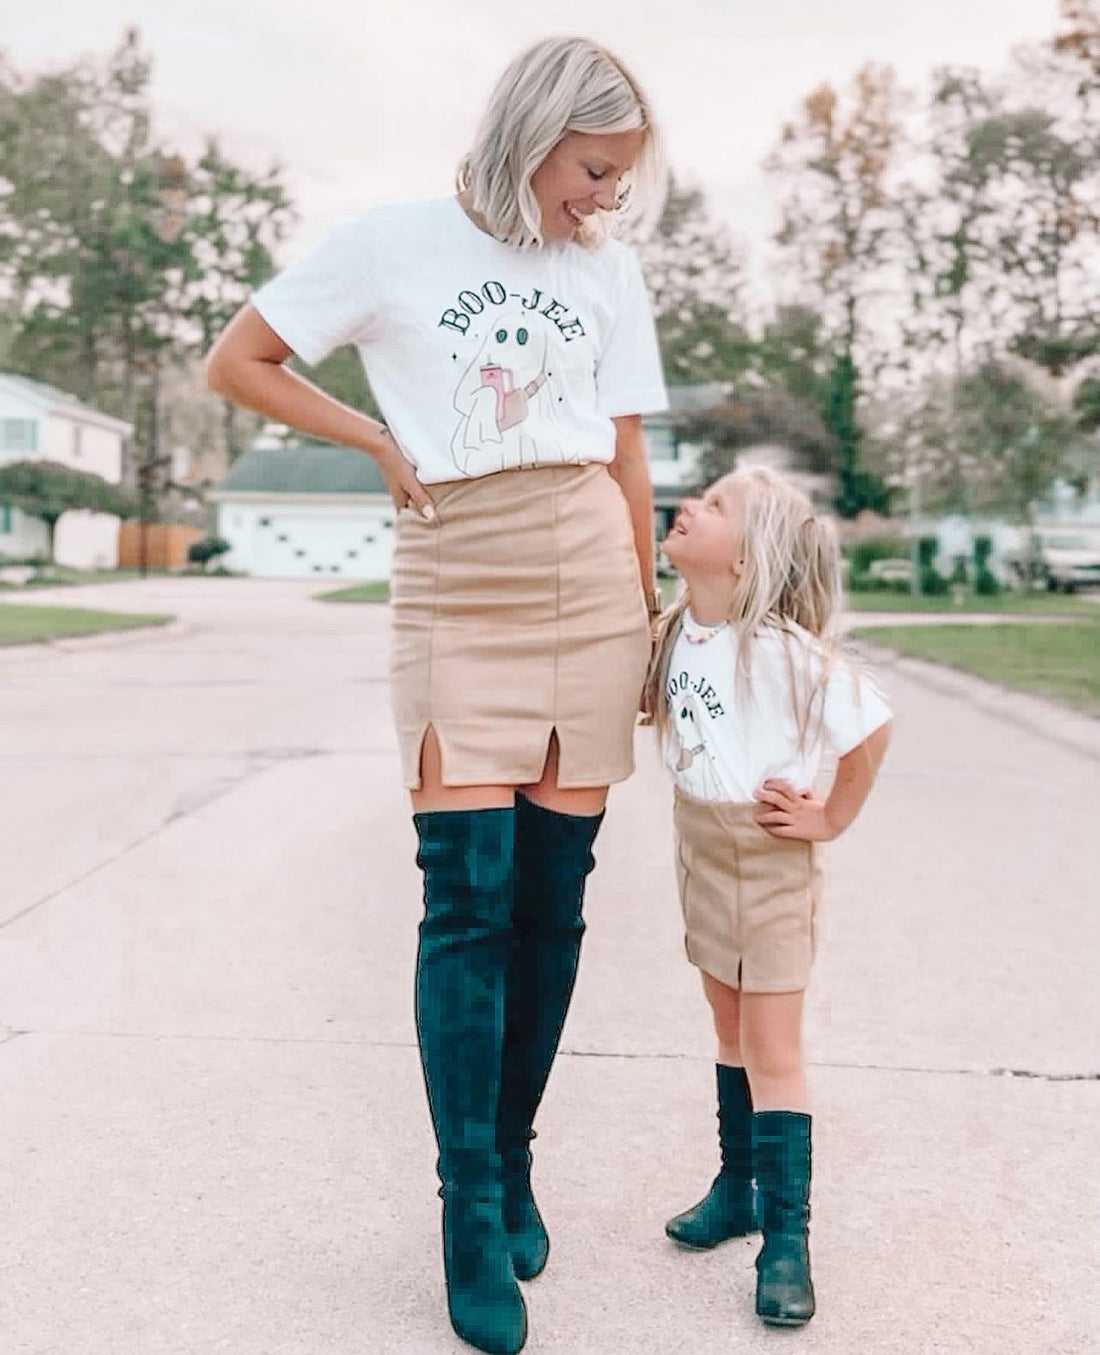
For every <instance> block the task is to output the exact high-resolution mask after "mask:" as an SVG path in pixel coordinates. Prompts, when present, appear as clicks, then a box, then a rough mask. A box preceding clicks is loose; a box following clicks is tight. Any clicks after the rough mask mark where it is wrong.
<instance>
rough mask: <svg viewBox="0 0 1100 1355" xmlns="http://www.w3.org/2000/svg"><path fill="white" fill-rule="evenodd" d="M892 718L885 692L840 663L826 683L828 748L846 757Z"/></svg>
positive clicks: (862, 675)
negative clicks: (884, 696)
mask: <svg viewBox="0 0 1100 1355" xmlns="http://www.w3.org/2000/svg"><path fill="white" fill-rule="evenodd" d="M892 718H893V712H892V711H891V710H890V707H889V706H888V705H887V704H886V701H885V699H884V698H883V695H882V693H881V692H880V691H879V689H878V687H877V686H876V685H875V683H874V682H873V681H872V680H871V678H870V677H868V676H867V675H866V674H865V673H859V672H856V671H855V670H854V669H852V668H850V667H849V666H848V664H846V663H842V662H838V663H837V664H836V666H835V667H834V668H833V670H832V672H831V673H830V674H829V677H828V679H827V681H826V684H825V701H824V710H823V712H822V722H823V724H824V727H825V736H826V740H827V742H828V744H829V747H830V748H831V749H832V750H833V751H834V752H835V753H836V754H837V756H838V757H843V756H844V755H845V753H850V752H851V751H852V749H853V748H856V747H857V746H858V745H859V744H861V743H862V742H863V741H864V739H867V738H869V737H870V736H871V735H872V734H873V733H874V732H875V730H876V729H878V728H880V726H882V725H884V724H885V723H886V722H887V720H890V719H892Z"/></svg>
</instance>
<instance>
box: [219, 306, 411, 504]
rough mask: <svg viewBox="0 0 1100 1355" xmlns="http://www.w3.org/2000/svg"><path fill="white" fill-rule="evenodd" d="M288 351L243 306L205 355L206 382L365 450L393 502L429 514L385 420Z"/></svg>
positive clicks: (236, 399)
mask: <svg viewBox="0 0 1100 1355" xmlns="http://www.w3.org/2000/svg"><path fill="white" fill-rule="evenodd" d="M292 351H293V350H292V349H290V348H288V347H287V346H286V344H285V343H284V342H283V341H282V339H280V338H279V336H278V334H276V333H275V331H274V330H273V329H272V328H271V326H270V325H268V323H267V321H266V320H264V319H263V317H262V316H261V315H260V313H259V311H258V310H256V308H255V307H254V306H251V305H246V306H243V307H242V308H241V309H240V310H239V311H238V312H237V314H236V315H235V316H234V317H233V319H232V320H231V321H230V322H229V324H228V325H227V326H226V327H225V329H224V330H223V331H222V334H221V335H220V337H219V338H218V341H217V342H216V343H215V344H214V346H213V348H211V350H210V353H209V355H208V356H207V359H206V382H207V385H208V386H209V387H210V389H211V390H212V391H216V392H217V394H218V395H221V396H222V397H223V398H224V399H226V400H231V401H232V402H233V404H235V405H243V406H244V407H245V408H246V409H254V410H256V411H258V412H259V413H260V414H266V415H267V417H268V418H269V419H273V420H275V421H276V422H278V423H285V424H289V425H290V427H291V428H296V429H298V430H299V432H302V433H308V434H310V435H311V436H312V437H316V438H323V439H325V441H327V442H338V443H342V444H343V445H344V446H345V447H357V448H359V450H360V451H364V452H367V453H369V454H370V455H371V456H373V457H374V459H375V460H376V461H377V462H378V466H379V469H380V470H381V472H382V475H383V476H384V478H385V481H386V485H387V486H388V488H389V491H390V493H391V494H392V495H393V501H394V503H395V504H396V506H397V507H398V508H403V507H405V506H406V505H407V504H409V503H411V504H412V505H413V506H414V507H416V508H418V509H420V511H421V512H422V513H424V514H425V516H430V515H431V498H430V496H429V494H428V491H427V490H426V489H425V488H424V486H423V485H422V484H421V483H420V481H419V480H418V479H417V478H416V472H415V471H414V470H413V468H412V466H410V465H409V463H408V462H407V461H406V460H405V458H404V457H403V456H402V455H401V452H400V451H399V450H398V447H397V444H396V443H395V442H394V441H393V439H392V438H391V437H390V436H389V434H388V433H387V431H386V429H385V427H384V425H382V424H380V423H376V422H375V420H374V419H369V418H367V416H366V415H365V414H360V413H359V411H358V410H355V409H352V408H351V407H350V406H348V405H344V404H341V403H340V401H339V400H334V399H333V398H332V396H331V395H326V394H325V392H324V391H322V390H319V389H318V388H317V387H316V386H314V385H313V384H312V383H311V382H309V381H307V380H306V379H305V378H304V377H301V376H298V375H297V374H296V373H295V372H292V371H289V370H288V369H287V368H286V367H284V366H283V363H284V362H285V361H286V360H287V358H288V357H290V356H291V353H292ZM425 510H427V511H425Z"/></svg>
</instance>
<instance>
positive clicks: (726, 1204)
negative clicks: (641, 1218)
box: [665, 1063, 756, 1251]
mask: <svg viewBox="0 0 1100 1355" xmlns="http://www.w3.org/2000/svg"><path fill="white" fill-rule="evenodd" d="M716 1068H717V1079H718V1143H719V1146H720V1147H721V1150H722V1169H721V1171H719V1173H718V1175H717V1176H716V1177H715V1178H714V1181H713V1182H712V1183H711V1187H710V1190H708V1191H707V1193H706V1195H704V1196H703V1198H702V1199H701V1200H700V1201H699V1203H698V1204H697V1205H694V1206H693V1207H692V1208H691V1209H688V1210H685V1212H684V1213H683V1214H677V1215H676V1217H675V1218H674V1219H669V1221H668V1222H667V1223H666V1224H665V1232H666V1233H667V1234H668V1236H669V1237H670V1238H672V1240H673V1242H679V1243H680V1245H681V1246H682V1247H691V1248H694V1249H695V1250H697V1251H709V1250H710V1249H711V1248H712V1247H716V1246H718V1244H719V1243H720V1242H727V1241H729V1239H730V1238H731V1237H746V1236H747V1235H748V1234H749V1233H754V1232H756V1219H755V1217H754V1209H753V1191H752V1096H751V1094H750V1092H749V1079H748V1077H747V1076H746V1075H745V1070H744V1068H731V1067H728V1066H727V1065H725V1064H722V1063H719V1064H717V1065H716Z"/></svg>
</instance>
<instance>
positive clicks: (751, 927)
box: [673, 790, 821, 993]
mask: <svg viewBox="0 0 1100 1355" xmlns="http://www.w3.org/2000/svg"><path fill="white" fill-rule="evenodd" d="M756 808H757V806H756V805H755V804H734V803H726V802H714V801H708V800H696V799H694V798H692V797H691V796H688V795H684V794H683V792H682V791H679V790H677V791H676V802H675V808H674V811H673V816H674V822H675V826H676V876H677V883H678V884H679V888H680V905H681V907H682V908H683V912H684V944H685V946H686V949H687V954H688V959H689V960H690V961H691V962H692V964H694V965H698V967H699V968H700V969H702V970H703V971H704V972H705V973H707V974H711V975H713V976H714V977H715V978H716V979H718V980H719V981H720V982H721V983H724V984H726V985H727V986H728V987H730V988H739V989H743V990H744V991H745V992H747V993H787V992H795V991H798V990H799V989H802V988H805V987H806V985H807V983H808V982H809V978H810V970H811V968H812V966H813V960H814V954H815V952H816V950H817V923H818V910H819V905H820V899H821V869H820V864H819V862H818V859H817V852H816V850H815V844H814V843H812V842H799V841H796V840H795V839H793V838H779V837H772V835H771V834H770V833H768V832H767V831H765V829H763V828H761V827H760V825H759V824H758V823H757V822H756V821H755V819H754V817H753V815H754V813H755V811H756Z"/></svg>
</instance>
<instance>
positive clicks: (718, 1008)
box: [703, 970, 744, 1068]
mask: <svg viewBox="0 0 1100 1355" xmlns="http://www.w3.org/2000/svg"><path fill="white" fill-rule="evenodd" d="M703 992H704V993H705V994H706V998H707V1001H708V1002H709V1003H710V1009H711V1012H712V1014H713V1016H714V1031H715V1034H716V1035H717V1036H718V1062H719V1063H724V1064H726V1065H727V1066H728V1067H730V1068H741V1067H743V1066H744V1062H743V1060H742V1057H741V994H740V993H739V992H738V990H737V989H736V988H730V987H729V986H728V985H727V984H725V983H722V982H721V981H720V980H719V979H716V978H715V977H714V975H713V974H708V973H707V972H706V971H705V970H704V971H703Z"/></svg>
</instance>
